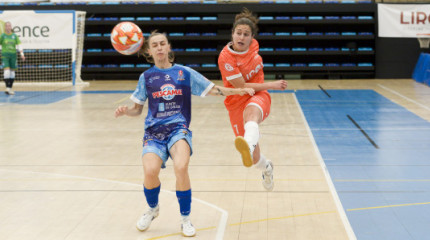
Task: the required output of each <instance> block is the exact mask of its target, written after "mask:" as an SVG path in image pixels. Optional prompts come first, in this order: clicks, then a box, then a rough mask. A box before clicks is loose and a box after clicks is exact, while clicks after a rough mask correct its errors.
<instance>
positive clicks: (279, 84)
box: [273, 80, 288, 90]
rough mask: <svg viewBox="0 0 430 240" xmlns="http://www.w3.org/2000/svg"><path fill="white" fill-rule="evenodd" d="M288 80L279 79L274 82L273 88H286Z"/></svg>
mask: <svg viewBox="0 0 430 240" xmlns="http://www.w3.org/2000/svg"><path fill="white" fill-rule="evenodd" d="M287 85H288V83H287V81H285V80H278V81H274V82H273V90H285V89H286V88H287Z"/></svg>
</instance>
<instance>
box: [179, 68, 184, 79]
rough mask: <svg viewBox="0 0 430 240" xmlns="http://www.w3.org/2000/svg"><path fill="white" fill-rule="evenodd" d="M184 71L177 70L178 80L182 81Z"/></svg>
mask: <svg viewBox="0 0 430 240" xmlns="http://www.w3.org/2000/svg"><path fill="white" fill-rule="evenodd" d="M184 80H185V78H184V72H183V71H182V70H179V72H178V81H184Z"/></svg>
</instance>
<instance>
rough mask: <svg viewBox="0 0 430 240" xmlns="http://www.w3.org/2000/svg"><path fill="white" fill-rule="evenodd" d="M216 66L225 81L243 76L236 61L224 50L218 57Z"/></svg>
mask: <svg viewBox="0 0 430 240" xmlns="http://www.w3.org/2000/svg"><path fill="white" fill-rule="evenodd" d="M218 68H219V70H220V72H221V75H222V77H223V78H225V79H226V80H227V81H230V80H233V79H236V78H239V77H243V76H242V73H241V72H240V70H239V68H238V67H237V63H236V61H235V60H234V59H233V58H231V57H229V56H228V54H226V53H225V52H222V53H221V54H220V56H219V58H218Z"/></svg>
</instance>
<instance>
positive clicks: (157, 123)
mask: <svg viewBox="0 0 430 240" xmlns="http://www.w3.org/2000/svg"><path fill="white" fill-rule="evenodd" d="M142 53H143V54H144V56H145V57H146V59H147V61H148V62H151V63H154V66H153V67H151V68H150V69H148V70H146V71H145V72H144V73H143V74H142V75H141V76H140V78H139V82H138V84H137V87H136V90H135V91H134V93H133V94H132V96H131V97H130V98H131V100H132V101H133V102H134V103H135V104H134V106H133V107H131V108H129V107H128V106H120V107H118V108H117V109H116V111H115V116H116V117H119V116H123V115H127V116H138V115H140V114H141V113H142V109H143V105H144V104H145V102H146V100H148V114H147V116H146V119H145V135H144V137H143V153H142V161H143V168H144V173H145V177H144V184H143V185H144V194H145V197H146V201H147V203H148V205H149V209H148V210H147V211H146V212H145V213H144V214H143V215H142V217H141V218H140V219H139V220H138V222H137V224H136V227H137V229H138V230H140V231H145V230H147V229H148V228H149V226H150V224H151V222H152V220H153V219H154V218H156V217H157V216H158V214H159V204H158V201H159V200H158V196H159V193H160V187H161V182H160V179H159V177H158V176H159V174H160V170H161V168H164V167H165V163H166V161H167V159H168V158H169V157H171V158H172V160H173V166H174V171H175V175H176V196H177V198H178V202H179V208H180V212H181V216H182V223H181V228H182V234H183V235H184V236H187V237H192V236H194V235H195V234H196V229H195V228H194V226H193V225H192V224H191V221H190V218H189V215H190V212H191V183H190V177H189V175H188V164H189V161H190V156H191V154H192V144H191V135H192V134H191V131H190V130H189V129H188V127H189V125H190V121H191V95H197V96H201V97H204V96H206V95H207V94H210V95H218V96H228V95H235V94H239V95H244V94H249V95H253V94H254V90H253V89H251V88H237V89H235V88H225V87H221V86H217V85H215V84H213V83H212V82H211V81H209V80H208V79H206V78H205V77H204V76H203V75H201V74H200V73H198V72H196V71H194V70H193V69H191V68H189V67H186V66H182V65H179V64H174V63H173V60H174V56H173V52H172V51H171V47H170V43H169V41H168V39H167V37H166V35H165V34H163V33H159V32H157V31H154V32H152V33H151V35H150V36H149V37H148V39H147V41H146V42H145V45H144V47H143V49H142Z"/></svg>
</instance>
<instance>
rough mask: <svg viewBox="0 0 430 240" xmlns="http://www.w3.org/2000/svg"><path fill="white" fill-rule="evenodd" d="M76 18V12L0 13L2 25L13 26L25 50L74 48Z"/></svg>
mask: <svg viewBox="0 0 430 240" xmlns="http://www.w3.org/2000/svg"><path fill="white" fill-rule="evenodd" d="M74 18H75V12H74V11H0V24H1V25H4V23H5V22H10V23H11V24H12V31H13V32H14V33H15V34H16V35H18V37H19V39H20V40H21V44H22V47H23V48H24V49H66V48H72V47H73V43H74V39H75V34H74V32H75V26H74V22H75V21H74V20H75V19H74ZM1 30H2V29H1V28H0V31H1Z"/></svg>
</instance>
